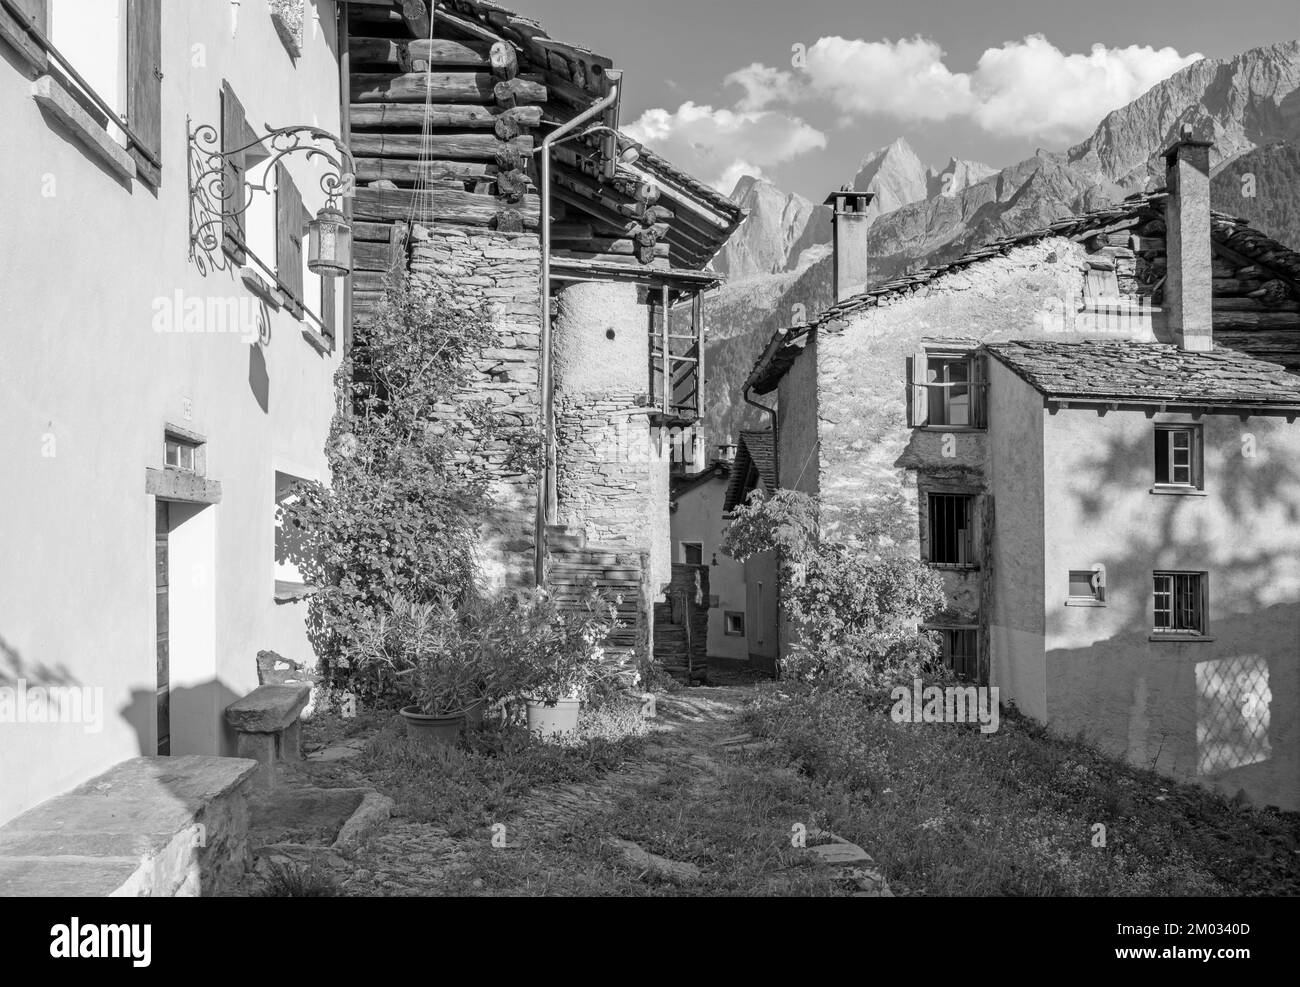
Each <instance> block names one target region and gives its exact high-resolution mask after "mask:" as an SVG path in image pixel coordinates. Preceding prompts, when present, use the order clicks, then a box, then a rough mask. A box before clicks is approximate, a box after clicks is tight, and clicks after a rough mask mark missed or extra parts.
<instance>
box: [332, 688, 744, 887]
mask: <svg viewBox="0 0 1300 987" xmlns="http://www.w3.org/2000/svg"><path fill="white" fill-rule="evenodd" d="M748 694H749V689H747V688H744V687H738V686H722V687H713V688H709V687H703V688H695V689H690V690H688V691H683V692H677V693H672V694H670V695H660V696H657V697H656V710H655V712H656V716H655V718H654V719H653V720H652V721H651V728H650V734H649V736H648V737H647V738H646V744H645V746H644V748H643V749H642V750H641V751H640V752H639V753H638V755H637V757H636V759H635V760H634V761H633V762H632V763H630V764H628V765H626V766H624V767H623V768H621V769H620V770H618V771H615V772H611V773H610V774H607V775H604V776H603V777H601V778H600V779H598V780H597V781H595V782H592V783H588V784H583V785H559V786H548V787H545V788H539V789H536V790H535V791H533V792H532V793H531V794H530V795H529V796H528V797H527V798H526V799H525V800H524V804H523V807H522V810H521V811H520V812H519V813H517V814H516V816H515V817H514V818H512V819H507V820H503V824H504V825H505V827H506V829H505V836H506V839H507V841H508V844H509V845H511V846H529V845H538V844H542V843H548V842H551V841H553V840H555V839H556V838H557V837H558V836H559V834H562V833H565V832H569V831H572V830H574V829H575V828H578V827H580V826H581V823H582V820H583V819H584V818H586V817H589V816H592V815H594V814H596V813H597V812H599V811H600V810H602V809H606V808H612V807H613V806H614V804H615V800H616V799H617V797H618V796H619V795H620V794H622V793H626V792H630V791H635V790H636V789H637V788H639V787H641V786H643V785H646V784H652V783H654V782H656V781H658V780H660V779H662V778H664V777H665V776H666V775H667V774H668V772H669V770H670V769H674V768H676V769H680V767H681V766H682V765H688V766H689V767H690V768H691V769H692V770H693V772H694V777H693V781H692V784H693V785H705V784H707V783H708V781H709V779H710V778H712V777H715V776H716V774H717V770H718V765H717V763H716V761H715V760H714V756H713V753H712V752H713V751H715V750H716V749H717V748H716V746H715V745H716V744H717V743H718V741H720V740H724V739H726V738H727V737H728V736H734V735H735V734H736V731H737V727H736V725H735V722H734V721H735V716H736V714H737V712H738V711H739V710H740V707H741V705H742V704H743V703H744V701H745V698H746V697H747V695H748ZM488 839H489V836H488V835H487V834H484V836H483V837H481V841H487V840H488ZM471 844H472V841H470V840H466V839H464V838H454V837H451V836H449V835H448V834H447V832H446V831H445V830H443V829H440V828H438V827H437V826H436V825H434V824H431V823H422V822H412V821H408V820H403V819H393V820H392V821H391V822H390V823H389V824H388V825H387V826H386V827H385V828H384V829H382V830H381V831H380V832H377V833H375V834H374V835H373V836H372V837H371V838H370V839H369V841H368V842H367V844H366V846H365V847H364V848H362V849H361V850H360V851H359V852H358V854H357V856H356V859H355V861H354V865H355V870H353V871H352V872H351V873H350V874H348V875H347V876H346V877H345V878H344V885H343V893H344V894H346V895H349V896H352V895H361V896H365V895H427V894H434V893H438V892H439V891H441V890H443V888H444V885H445V884H446V881H447V877H448V875H449V874H454V873H456V872H457V871H460V872H468V871H469V870H470V869H471V867H472V866H473V865H472V864H470V863H469V862H468V860H467V857H468V853H467V851H469V850H470V849H472V846H471Z"/></svg>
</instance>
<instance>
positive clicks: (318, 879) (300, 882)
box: [262, 860, 339, 898]
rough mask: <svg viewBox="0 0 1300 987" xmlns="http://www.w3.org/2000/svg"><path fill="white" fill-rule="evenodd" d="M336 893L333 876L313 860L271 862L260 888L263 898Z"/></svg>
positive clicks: (320, 896) (309, 896)
mask: <svg viewBox="0 0 1300 987" xmlns="http://www.w3.org/2000/svg"><path fill="white" fill-rule="evenodd" d="M338 893H339V892H338V885H337V883H336V882H335V880H334V878H333V877H332V876H331V875H330V874H329V873H328V872H327V871H326V870H325V869H324V868H323V867H321V866H320V865H319V864H318V863H317V862H316V861H315V860H313V861H311V862H310V863H308V864H301V863H297V862H295V861H292V860H290V861H283V862H280V861H277V862H274V863H272V864H271V865H270V866H269V867H268V869H267V873H266V883H265V886H264V887H263V889H262V897H264V898H334V897H337V896H338Z"/></svg>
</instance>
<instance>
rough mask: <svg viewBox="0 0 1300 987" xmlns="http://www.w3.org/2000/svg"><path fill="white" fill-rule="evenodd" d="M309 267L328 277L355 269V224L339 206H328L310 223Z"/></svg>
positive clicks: (308, 232) (335, 276) (343, 274)
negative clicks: (333, 207) (353, 267)
mask: <svg viewBox="0 0 1300 987" xmlns="http://www.w3.org/2000/svg"><path fill="white" fill-rule="evenodd" d="M307 267H308V268H309V269H310V270H311V271H312V273H314V274H319V275H320V276H321V277H325V278H340V277H345V276H346V275H348V274H349V273H350V272H351V271H352V227H351V226H349V225H348V222H347V218H346V217H345V216H344V215H343V214H342V213H341V212H339V211H338V210H337V209H331V208H330V207H329V206H326V207H325V208H324V209H322V210H321V211H320V212H318V213H317V214H316V218H315V219H313V220H312V221H311V222H310V223H308V224H307Z"/></svg>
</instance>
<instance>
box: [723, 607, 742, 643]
mask: <svg viewBox="0 0 1300 987" xmlns="http://www.w3.org/2000/svg"><path fill="white" fill-rule="evenodd" d="M722 633H724V634H726V635H727V636H728V637H744V636H745V614H744V612H743V611H740V610H728V611H727V612H726V614H725V615H724V617H723V626H722Z"/></svg>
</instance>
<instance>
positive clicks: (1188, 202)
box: [1165, 124, 1214, 351]
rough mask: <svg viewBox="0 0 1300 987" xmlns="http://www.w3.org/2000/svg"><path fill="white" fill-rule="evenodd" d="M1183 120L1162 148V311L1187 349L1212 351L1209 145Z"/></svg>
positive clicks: (1212, 307)
mask: <svg viewBox="0 0 1300 987" xmlns="http://www.w3.org/2000/svg"><path fill="white" fill-rule="evenodd" d="M1213 146H1214V143H1213V141H1203V140H1196V139H1195V138H1194V137H1193V136H1192V128H1191V127H1190V126H1189V125H1187V124H1184V125H1183V128H1182V132H1181V134H1180V135H1179V138H1178V140H1176V141H1174V143H1173V144H1171V145H1170V146H1169V149H1168V150H1166V151H1165V185H1166V187H1167V188H1168V190H1169V197H1168V199H1167V200H1166V201H1165V250H1166V255H1167V258H1168V264H1169V266H1168V269H1167V271H1166V275H1165V311H1166V312H1168V313H1169V315H1168V318H1169V322H1168V325H1169V328H1170V329H1172V330H1173V333H1174V340H1175V342H1177V343H1178V345H1179V347H1180V348H1182V349H1185V350H1198V351H1208V350H1212V349H1214V281H1213V278H1214V272H1213V268H1212V263H1211V259H1210V148H1211V147H1213Z"/></svg>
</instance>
